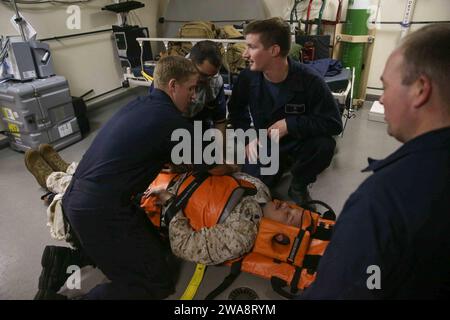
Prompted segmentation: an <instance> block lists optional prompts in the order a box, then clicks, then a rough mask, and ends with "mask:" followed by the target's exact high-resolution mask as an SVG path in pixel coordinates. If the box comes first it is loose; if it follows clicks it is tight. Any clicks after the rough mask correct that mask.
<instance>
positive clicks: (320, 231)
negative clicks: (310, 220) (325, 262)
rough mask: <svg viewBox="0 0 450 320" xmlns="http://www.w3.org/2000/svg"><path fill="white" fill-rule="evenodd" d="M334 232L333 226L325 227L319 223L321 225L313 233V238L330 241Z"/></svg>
mask: <svg viewBox="0 0 450 320" xmlns="http://www.w3.org/2000/svg"><path fill="white" fill-rule="evenodd" d="M332 233H333V229H332V228H324V227H323V226H321V225H320V224H319V226H317V229H316V232H314V234H313V238H314V239H318V240H323V241H330V240H331V234H332Z"/></svg>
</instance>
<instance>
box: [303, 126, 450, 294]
mask: <svg viewBox="0 0 450 320" xmlns="http://www.w3.org/2000/svg"><path fill="white" fill-rule="evenodd" d="M369 162H370V164H369V166H368V168H367V169H365V170H364V171H373V172H374V173H373V175H371V176H370V177H369V178H367V179H366V181H364V182H363V183H362V184H361V185H360V186H359V188H358V189H357V190H356V191H355V192H354V193H353V194H352V195H351V196H350V198H349V199H348V200H347V202H346V204H345V206H344V209H343V211H342V213H341V215H340V216H339V218H338V220H337V223H336V226H335V229H334V231H333V236H332V238H331V242H330V244H329V245H328V247H327V250H326V252H325V254H324V256H323V257H322V258H321V260H320V263H319V268H318V270H317V279H316V281H315V282H314V283H313V284H312V286H311V287H310V288H308V289H306V291H305V292H304V294H303V298H305V299H436V298H447V299H448V298H449V297H450V235H449V231H450V127H449V128H445V129H440V130H436V131H432V132H428V133H426V134H423V135H421V136H419V137H416V138H415V139H413V140H411V141H409V142H407V143H405V144H404V145H403V146H402V147H400V148H399V149H398V150H397V151H396V152H394V153H393V154H391V155H390V156H388V157H387V158H386V159H384V160H381V161H375V160H370V159H369ZM377 278H378V279H377Z"/></svg>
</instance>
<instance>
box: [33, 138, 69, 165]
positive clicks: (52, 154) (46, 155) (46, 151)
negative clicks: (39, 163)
mask: <svg viewBox="0 0 450 320" xmlns="http://www.w3.org/2000/svg"><path fill="white" fill-rule="evenodd" d="M39 153H40V154H41V157H42V158H43V159H44V160H45V161H46V162H47V163H48V164H49V165H50V167H52V169H53V171H56V172H58V171H61V172H66V170H67V168H68V167H69V164H68V163H67V162H65V161H64V160H63V159H62V158H61V156H60V155H59V154H58V152H56V150H55V149H53V147H52V146H51V145H49V144H41V145H40V146H39Z"/></svg>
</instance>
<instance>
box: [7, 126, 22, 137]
mask: <svg viewBox="0 0 450 320" xmlns="http://www.w3.org/2000/svg"><path fill="white" fill-rule="evenodd" d="M8 130H9V132H10V133H12V134H13V135H15V136H16V137H20V130H19V127H18V126H17V125H15V124H14V123H8Z"/></svg>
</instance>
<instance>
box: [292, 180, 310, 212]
mask: <svg viewBox="0 0 450 320" xmlns="http://www.w3.org/2000/svg"><path fill="white" fill-rule="evenodd" d="M288 195H289V197H290V198H291V200H292V201H294V202H295V203H296V204H298V205H299V206H300V207H302V208H305V209H309V210H312V211H316V210H317V208H316V206H315V205H311V204H308V202H309V201H311V200H312V199H311V196H310V195H309V191H308V185H306V184H300V183H295V182H294V181H293V182H291V185H290V187H289V190H288Z"/></svg>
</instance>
